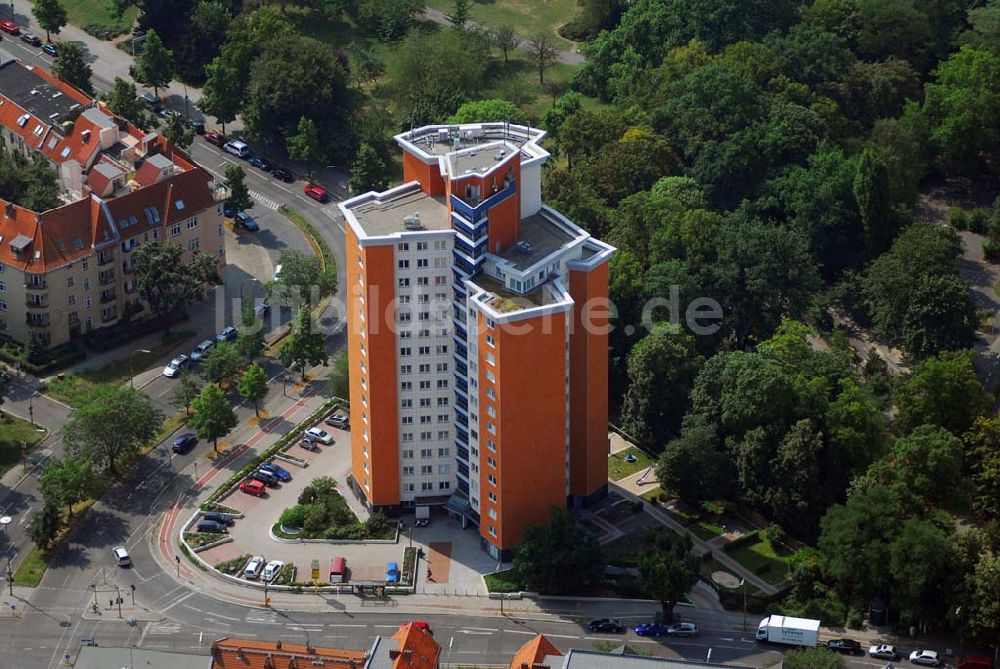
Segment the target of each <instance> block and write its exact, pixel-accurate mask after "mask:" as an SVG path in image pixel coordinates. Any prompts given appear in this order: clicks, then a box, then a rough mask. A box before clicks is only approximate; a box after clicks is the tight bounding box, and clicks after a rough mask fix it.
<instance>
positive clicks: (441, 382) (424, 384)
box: [399, 379, 448, 390]
mask: <svg viewBox="0 0 1000 669" xmlns="http://www.w3.org/2000/svg"><path fill="white" fill-rule="evenodd" d="M447 387H448V379H438V380H437V389H438V390H444V389H446V388H447ZM418 388H419V389H420V390H430V389H431V382H430V381H420V382H419V386H418ZM399 389H400V390H413V382H412V381H403V382H402V383H400V384H399Z"/></svg>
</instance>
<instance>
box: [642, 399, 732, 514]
mask: <svg viewBox="0 0 1000 669" xmlns="http://www.w3.org/2000/svg"><path fill="white" fill-rule="evenodd" d="M735 476H736V473H735V470H734V467H733V462H732V458H731V457H730V455H729V453H727V452H726V450H725V448H723V444H722V442H721V439H720V438H719V428H718V426H717V425H715V424H713V423H711V422H709V421H707V420H705V418H704V417H702V416H690V417H689V418H687V419H685V421H684V427H683V429H682V430H681V434H680V436H679V437H677V438H676V439H674V440H672V441H670V442H668V443H667V445H666V447H665V448H664V449H663V453H662V454H660V458H659V460H657V463H656V478H657V480H658V481H659V482H660V485H661V486H662V487H663V488H664V489H665V490H668V491H671V492H674V493H676V494H677V495H678V496H680V498H681V499H683V500H684V501H686V502H689V503H696V502H700V501H702V500H713V499H726V498H729V497H730V495H732V494H733V492H734V488H733V484H732V482H733V480H734V479H735Z"/></svg>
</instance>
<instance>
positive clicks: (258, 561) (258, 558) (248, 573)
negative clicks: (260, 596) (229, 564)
mask: <svg viewBox="0 0 1000 669" xmlns="http://www.w3.org/2000/svg"><path fill="white" fill-rule="evenodd" d="M263 568H264V556H263V555H254V556H253V557H252V558H250V561H249V562H247V566H246V567H244V568H243V576H244V577H245V578H257V577H258V576H260V570H261V569H263Z"/></svg>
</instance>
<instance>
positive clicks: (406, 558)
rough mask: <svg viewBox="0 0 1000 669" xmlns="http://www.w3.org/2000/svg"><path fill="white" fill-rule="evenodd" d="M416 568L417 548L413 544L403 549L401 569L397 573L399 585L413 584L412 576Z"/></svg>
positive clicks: (414, 574)
mask: <svg viewBox="0 0 1000 669" xmlns="http://www.w3.org/2000/svg"><path fill="white" fill-rule="evenodd" d="M416 570H417V549H416V548H414V547H413V546H407V547H406V548H404V549H403V571H402V573H401V574H400V575H399V582H400V584H401V585H405V586H407V587H409V586H411V585H413V583H414V580H415V579H414V577H415V576H416V573H415V572H416Z"/></svg>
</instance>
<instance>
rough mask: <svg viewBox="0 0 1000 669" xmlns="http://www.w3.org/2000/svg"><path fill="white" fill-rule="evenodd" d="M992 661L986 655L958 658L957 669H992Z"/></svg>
mask: <svg viewBox="0 0 1000 669" xmlns="http://www.w3.org/2000/svg"><path fill="white" fill-rule="evenodd" d="M992 667H993V659H992V658H990V657H987V656H986V655H969V656H968V657H960V658H958V669H992Z"/></svg>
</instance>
